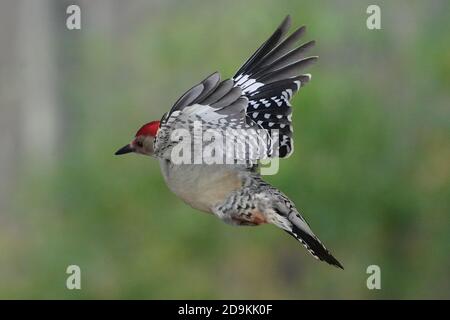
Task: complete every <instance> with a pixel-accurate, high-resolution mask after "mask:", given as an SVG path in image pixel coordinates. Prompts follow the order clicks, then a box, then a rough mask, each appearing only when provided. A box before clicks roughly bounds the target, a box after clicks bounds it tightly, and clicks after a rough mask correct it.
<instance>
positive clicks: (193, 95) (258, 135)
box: [155, 16, 317, 163]
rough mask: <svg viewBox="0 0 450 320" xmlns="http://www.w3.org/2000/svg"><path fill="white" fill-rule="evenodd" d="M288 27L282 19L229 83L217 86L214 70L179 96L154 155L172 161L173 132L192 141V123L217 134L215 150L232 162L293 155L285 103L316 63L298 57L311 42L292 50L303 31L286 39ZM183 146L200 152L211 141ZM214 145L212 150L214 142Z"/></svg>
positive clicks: (288, 108)
mask: <svg viewBox="0 0 450 320" xmlns="http://www.w3.org/2000/svg"><path fill="white" fill-rule="evenodd" d="M289 25H290V17H289V16H287V17H286V18H285V19H284V21H283V22H282V24H281V25H280V27H278V29H277V30H276V31H275V32H274V34H273V35H272V36H271V37H270V38H269V39H268V40H267V41H266V42H264V43H263V45H262V46H261V47H260V48H259V49H258V50H257V51H256V52H255V53H254V54H253V55H252V56H251V57H250V59H249V60H248V61H247V62H246V63H245V64H244V65H243V66H242V67H241V68H240V69H239V71H238V72H237V73H236V75H235V76H234V77H233V78H232V79H228V80H224V81H222V82H221V81H220V75H219V73H217V72H216V73H213V74H212V75H210V76H209V77H207V78H206V79H205V80H203V81H202V82H201V83H199V84H197V85H195V86H194V87H192V88H191V89H190V90H188V91H187V92H186V93H185V94H183V95H182V96H181V97H180V98H179V99H178V101H177V102H176V103H175V104H174V105H173V107H172V108H171V110H170V111H169V112H168V113H166V114H165V115H164V116H163V118H162V120H161V125H160V130H159V131H158V135H157V138H156V143H155V154H156V155H157V156H158V157H162V158H166V159H171V156H172V151H173V148H174V147H175V146H177V145H179V144H180V143H181V140H180V141H176V139H175V141H173V140H174V139H173V133H174V132H175V131H176V130H177V129H179V130H187V131H188V132H190V133H191V137H192V136H194V135H195V130H196V129H195V127H196V125H195V124H196V123H197V124H199V125H200V126H201V131H202V132H201V134H204V133H205V132H206V131H207V130H215V131H216V132H217V133H219V134H220V135H222V140H223V148H221V149H220V148H219V149H220V150H219V151H220V152H221V153H222V154H224V155H225V156H226V157H227V158H228V157H229V156H230V155H232V157H234V159H235V160H237V161H245V162H250V163H255V162H257V160H260V159H264V158H267V157H286V156H288V155H289V154H290V153H291V152H292V138H291V136H292V127H291V113H292V108H291V105H290V102H289V101H290V100H291V98H292V96H293V95H294V93H295V92H297V91H298V90H299V89H300V87H301V86H303V85H304V84H305V83H307V82H308V81H309V80H310V78H311V76H310V75H309V74H301V70H302V69H303V68H304V67H306V66H307V65H309V64H310V63H311V62H313V61H315V60H316V59H317V57H307V58H303V54H304V52H305V51H306V50H307V49H308V48H310V47H311V46H312V45H313V44H314V42H313V41H311V42H308V43H306V44H304V45H301V46H299V47H296V43H297V41H298V39H299V38H300V37H301V35H302V34H303V33H304V31H305V27H301V28H299V29H297V30H296V31H295V32H294V33H292V34H291V35H290V36H289V37H286V38H285V35H286V33H287V30H288V28H289ZM284 38H285V39H284ZM283 39H284V40H283ZM193 140H195V141H193ZM214 141H215V140H214ZM225 141H234V143H233V144H232V145H228V144H226V142H225ZM215 142H217V141H215ZM183 143H184V144H186V141H183ZM188 143H189V144H190V145H191V150H192V148H195V146H197V147H198V144H200V145H201V147H202V149H200V150H203V149H204V148H205V147H206V146H207V144H208V143H210V144H211V143H212V141H207V142H205V141H198V140H196V139H192V140H190V141H189V142H188ZM215 146H216V150H215V152H216V151H217V146H218V144H217V143H216V144H215ZM230 147H231V148H233V150H229V148H230ZM194 150H195V149H194ZM227 163H228V162H227Z"/></svg>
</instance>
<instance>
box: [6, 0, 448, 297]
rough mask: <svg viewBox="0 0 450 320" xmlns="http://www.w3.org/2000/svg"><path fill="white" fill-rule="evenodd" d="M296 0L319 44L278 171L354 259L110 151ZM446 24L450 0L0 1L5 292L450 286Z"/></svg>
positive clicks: (292, 8)
mask: <svg viewBox="0 0 450 320" xmlns="http://www.w3.org/2000/svg"><path fill="white" fill-rule="evenodd" d="M74 3H75V4H78V5H80V7H81V17H82V29H81V30H74V31H69V30H67V29H66V27H65V20H66V17H67V14H66V8H67V6H68V5H69V4H74ZM369 4H378V5H380V7H381V13H382V16H381V19H382V20H381V21H382V30H377V31H370V30H368V29H367V28H366V19H367V17H368V15H367V14H366V8H367V7H368V5H369ZM288 13H289V14H291V16H292V18H293V24H294V27H297V26H300V25H302V24H306V25H307V26H308V33H307V35H306V37H305V38H304V39H305V41H306V40H310V39H315V40H316V41H317V46H316V48H315V49H313V53H314V54H317V55H319V56H320V59H319V62H318V63H317V64H316V65H315V66H313V67H311V68H310V69H309V71H310V72H311V73H312V74H313V80H312V81H311V83H310V84H309V85H308V86H307V87H306V88H305V89H304V90H301V91H300V94H298V95H297V96H296V98H295V100H294V106H295V110H294V118H293V119H294V120H293V121H294V127H295V135H294V137H295V150H296V151H295V152H294V154H293V156H292V157H291V158H289V159H287V160H284V161H282V162H281V163H280V172H279V174H278V175H276V176H271V177H267V179H268V180H269V181H270V182H271V183H273V184H274V185H275V186H277V187H279V188H280V189H281V190H283V191H284V192H285V193H286V194H287V195H288V196H289V197H290V198H291V199H292V200H293V201H295V203H296V204H297V207H298V208H299V209H300V210H302V211H303V213H304V214H305V216H306V218H307V219H308V221H309V222H310V224H311V226H312V229H313V230H315V232H316V234H317V235H318V236H319V237H320V238H321V239H322V240H323V242H324V243H325V244H326V245H327V247H329V248H330V250H331V251H332V252H333V253H334V255H335V256H336V257H337V258H338V259H339V260H340V261H341V262H342V263H343V265H344V266H345V270H344V271H342V270H338V269H336V268H333V267H331V266H329V265H327V264H325V263H320V262H317V261H316V260H314V259H313V258H311V257H310V256H309V255H308V254H307V252H306V250H304V248H303V247H302V246H301V245H300V244H299V243H297V242H296V241H294V240H293V239H292V238H290V237H289V236H288V235H287V234H285V233H284V232H281V231H280V230H277V229H276V228H275V227H272V226H263V227H259V228H236V227H231V226H228V225H226V224H224V223H222V222H220V221H219V220H217V219H215V218H213V217H211V216H209V215H206V214H202V213H199V212H197V211H195V210H193V209H191V208H190V207H188V206H187V205H185V204H184V203H183V202H182V201H181V200H179V199H178V198H176V197H175V195H173V194H171V193H170V192H169V190H168V188H167V187H166V186H165V184H164V182H163V178H162V176H161V174H160V172H159V166H158V163H157V162H156V161H152V160H151V159H149V158H147V157H142V156H136V155H131V156H128V157H121V158H118V157H114V156H113V153H114V151H115V150H116V149H117V148H118V147H120V146H122V145H123V144H125V143H127V142H129V140H130V139H131V137H132V135H133V134H134V133H135V131H136V130H137V129H138V127H139V126H140V125H142V124H143V123H145V122H148V121H150V120H156V119H160V117H161V115H162V114H163V113H164V112H165V111H166V110H168V108H170V106H171V105H172V103H173V102H174V101H176V99H177V98H178V97H179V96H180V95H181V94H182V93H183V92H184V90H186V89H188V88H189V87H191V86H192V85H193V84H195V83H196V82H198V81H199V80H201V79H203V78H204V77H205V76H206V75H208V74H210V73H212V72H213V71H216V70H217V71H220V72H221V74H222V75H223V77H230V76H232V75H233V74H234V72H235V71H236V70H237V68H238V67H239V66H240V65H241V64H242V63H243V62H244V61H245V60H246V59H247V58H248V57H249V56H250V54H251V53H253V51H254V50H255V49H256V48H257V47H258V46H259V45H260V43H261V42H262V41H264V40H266V38H267V37H268V36H269V35H270V34H271V33H272V32H273V30H274V29H275V28H276V26H277V25H278V24H279V23H280V22H281V20H282V19H283V18H284V16H285V15H286V14H288ZM449 21H450V3H449V2H448V1H445V0H442V1H438V0H436V1H429V2H425V1H418V0H416V1H406V0H405V1H400V0H399V1H359V0H352V1H334V0H328V1H320V2H319V1H315V2H313V1H298V0H295V1H294V0H293V1H287V0H285V1H265V0H245V1H162V0H159V1H143V0H130V1H118V0H115V1H106V0H102V1H100V0H96V1H57V0H41V1H31V0H28V1H27V0H21V1H2V2H1V3H0V45H1V46H0V52H1V55H0V71H1V73H0V84H1V85H0V154H1V155H0V210H1V211H0V298H8V299H9V298H43V299H48V298H65V299H66V298H67V299H79V298H88V299H91V298H101V299H103V298H120V299H122V298H125V299H131V298H149V299H166V298H167V299H175V298H180V299H202V298H204V299H216V298H229V299H312V298H321V299H332V298H337V299H343V298H351V299H361V298H367V299H380V298H388V299H392V298H396V299H405V298H413V299H418V298H427V299H428V298H450V273H449V271H450V255H449V252H450V250H449V249H450V219H449V213H450V206H449V204H450V201H449V199H450V143H449V136H450V134H449V133H450V107H449V106H450V103H449V101H450V90H449V88H450V41H449V39H450V28H449V24H450V23H449ZM71 264H76V265H79V266H80V267H81V272H82V290H73V291H69V290H67V289H66V286H65V283H66V277H67V276H68V275H67V274H66V273H65V271H66V268H67V266H68V265H71ZM372 264H375V265H379V266H380V268H381V277H382V278H381V279H382V280H381V281H382V289H381V290H372V291H371V290H368V289H367V287H366V279H367V277H368V275H367V274H366V268H367V266H369V265H372Z"/></svg>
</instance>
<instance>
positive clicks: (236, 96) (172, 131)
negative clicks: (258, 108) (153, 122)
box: [155, 72, 270, 163]
mask: <svg viewBox="0 0 450 320" xmlns="http://www.w3.org/2000/svg"><path fill="white" fill-rule="evenodd" d="M247 106H248V98H247V97H246V96H245V95H243V93H242V89H241V88H240V87H236V86H234V82H233V80H231V79H228V80H225V81H222V82H221V81H220V75H219V74H218V73H217V72H216V73H213V74H212V75H210V76H209V77H207V78H206V79H205V80H203V81H202V82H201V83H199V84H197V85H196V86H194V87H193V88H191V89H190V90H188V91H187V92H186V93H185V94H184V95H183V96H181V98H180V99H178V101H177V102H176V103H175V104H174V106H173V107H172V108H171V110H170V111H169V112H168V113H167V114H165V115H164V117H163V118H162V120H161V124H160V129H159V131H158V134H157V137H156V143H155V154H156V155H157V157H160V158H165V159H171V160H173V158H174V156H177V157H178V156H179V153H180V152H182V151H184V152H189V153H190V156H189V157H187V158H184V160H185V162H186V161H192V163H200V161H201V163H236V162H242V163H244V162H256V161H257V160H259V159H261V157H266V154H267V146H268V145H270V143H268V142H267V139H269V137H268V136H267V135H266V134H265V131H264V132H263V134H262V135H261V136H262V138H261V136H260V135H259V134H258V131H259V129H258V128H257V127H256V126H255V125H254V124H248V123H247V121H246V110H247ZM182 149H183V150H182Z"/></svg>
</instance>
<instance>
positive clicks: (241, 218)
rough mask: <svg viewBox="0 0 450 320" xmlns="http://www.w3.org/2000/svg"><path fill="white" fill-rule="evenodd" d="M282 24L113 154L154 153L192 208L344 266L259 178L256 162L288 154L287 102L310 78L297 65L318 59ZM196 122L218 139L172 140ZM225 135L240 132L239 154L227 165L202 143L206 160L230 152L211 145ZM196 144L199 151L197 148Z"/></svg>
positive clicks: (289, 203) (290, 204) (173, 187)
mask: <svg viewBox="0 0 450 320" xmlns="http://www.w3.org/2000/svg"><path fill="white" fill-rule="evenodd" d="M289 25H290V17H289V16H287V17H286V18H285V19H284V20H283V22H282V23H281V25H280V26H279V27H278V28H277V29H276V30H275V32H274V33H273V34H272V36H271V37H270V38H269V39H268V40H267V41H266V42H264V43H263V44H262V45H261V47H259V49H258V50H257V51H256V52H255V53H254V54H253V55H252V56H251V57H250V59H248V61H247V62H246V63H244V65H243V66H242V67H241V68H240V69H239V71H238V72H237V73H236V75H235V76H234V77H233V78H231V79H228V80H224V81H221V80H220V75H219V73H217V72H216V73H213V74H212V75H210V76H209V77H207V78H206V79H205V80H203V81H202V82H201V83H199V84H197V85H195V86H194V87H192V88H191V89H190V90H188V91H187V92H186V93H185V94H184V95H182V96H181V98H179V99H178V101H177V102H176V103H175V104H174V105H173V107H172V108H171V109H170V111H169V112H167V113H166V114H164V116H163V117H162V119H161V121H152V122H149V123H147V124H145V125H144V126H142V127H141V128H140V129H139V130H138V132H137V133H136V135H135V137H134V139H133V140H132V141H131V143H130V144H128V145H126V146H124V147H123V148H121V149H119V150H118V151H117V152H116V154H117V155H120V154H125V153H129V152H135V153H139V154H144V155H149V156H152V157H155V158H157V159H158V160H159V162H160V166H161V171H162V174H163V176H164V179H165V181H166V183H167V185H168V186H169V188H170V189H171V190H172V191H173V192H174V193H175V194H176V195H177V196H179V197H180V198H181V199H182V200H183V201H185V202H186V203H187V204H189V205H190V206H192V207H193V208H196V209H198V210H201V211H205V212H209V213H212V214H214V215H215V216H217V217H218V218H220V219H221V220H223V221H225V222H227V223H230V224H232V225H246V226H255V225H261V224H264V223H271V224H274V225H275V226H277V227H279V228H281V229H283V230H285V231H286V232H287V233H289V234H290V235H292V236H293V237H295V238H296V239H297V240H298V241H300V242H301V243H302V244H303V245H304V246H305V247H306V249H307V250H308V251H309V252H310V253H311V254H312V255H313V256H314V257H315V258H317V259H320V260H323V261H326V262H328V263H329V264H332V265H334V266H337V267H340V268H343V267H342V265H341V264H340V263H339V262H338V261H337V260H336V259H335V258H334V257H333V256H332V255H331V254H330V252H329V251H328V250H327V249H326V248H325V246H324V245H322V243H321V242H320V240H319V239H318V238H317V237H316V236H315V235H314V233H313V232H312V230H311V229H310V227H309V225H308V223H307V222H306V221H305V219H304V218H303V217H302V215H301V214H300V213H299V211H298V210H297V209H296V208H295V206H294V204H293V202H292V201H291V200H289V198H288V197H286V196H285V195H284V194H283V193H282V192H280V191H279V190H278V189H276V188H275V187H273V186H271V185H270V184H268V183H267V182H265V181H263V180H262V178H261V174H260V173H259V172H258V163H259V162H258V161H259V160H261V159H270V158H272V159H273V158H284V157H287V156H288V155H290V154H291V153H292V127H291V113H292V108H291V104H290V102H289V101H290V100H291V98H292V96H293V95H294V94H295V93H296V92H297V91H298V90H299V89H300V88H301V87H303V86H304V85H305V84H306V83H308V82H309V80H311V75H310V74H303V73H302V70H303V69H304V68H305V67H306V66H307V65H309V64H310V63H312V62H314V61H316V60H317V57H315V56H310V57H305V55H304V54H305V52H306V51H307V49H309V48H310V47H312V46H313V45H314V41H310V42H307V43H304V44H302V45H298V44H297V43H298V40H299V39H300V37H301V36H302V35H303V33H304V32H305V27H301V28H298V29H297V30H296V31H294V32H293V33H292V34H290V35H289V36H286V34H287V31H288V29H289ZM196 124H197V125H199V126H200V133H201V134H204V135H206V134H207V133H208V132H209V131H211V130H213V131H214V132H215V133H219V137H218V136H217V135H215V136H214V135H212V136H214V137H215V138H214V139H204V140H203V139H200V140H196V139H195V138H194V139H192V140H191V139H186V138H185V137H184V138H183V139H179V138H178V139H177V138H176V137H175V138H174V136H176V134H175V133H176V132H177V131H178V132H188V133H193V134H194V135H195V132H194V131H195V127H196ZM230 132H234V134H236V132H238V133H239V134H237V135H234V136H233V139H234V140H232V142H233V143H234V144H233V143H232V144H231V146H233V145H235V146H239V148H240V152H239V151H238V149H239V148H235V149H233V148H232V149H233V150H234V151H236V152H231V159H232V162H227V161H223V162H220V161H215V162H211V161H209V162H208V161H207V160H208V159H206V158H207V157H205V153H204V150H205V149H208V147H209V149H208V150H209V151H211V149H214V151H213V152H212V153H210V158H214V159H216V160H217V159H219V160H224V158H223V157H222V156H221V155H219V156H218V154H219V153H220V152H222V153H223V154H224V156H225V157H226V158H227V159H229V158H230V149H229V148H228V147H224V144H220V143H218V142H219V140H221V139H219V138H221V137H220V135H222V136H223V138H224V139H228V138H230V136H231V134H230ZM242 132H252V134H250V135H249V137H250V138H252V137H253V138H254V137H256V139H254V140H252V141H253V142H249V141H250V140H251V139H249V140H246V139H240V138H242V135H243V133H242ZM256 132H257V133H258V134H255V133H256ZM261 133H263V136H264V137H265V138H261ZM209 134H210V136H211V132H209ZM203 138H204V137H203ZM243 140H245V141H243ZM195 141H197V142H195ZM198 141H200V143H198ZM255 141H257V142H258V143H256V142H255ZM261 141H264V142H263V143H259V142H261ZM196 144H197V145H198V144H200V146H201V147H203V148H200V149H198V148H196ZM192 145H193V148H190V147H191V146H192ZM211 145H214V146H215V148H211ZM225 145H226V144H225ZM227 146H229V145H227ZM180 147H185V148H184V149H182V148H180ZM175 150H176V152H174V151H175ZM179 150H183V152H186V150H190V151H191V152H192V153H193V154H192V155H188V156H187V157H184V160H186V159H188V160H192V159H193V158H197V159H198V156H200V159H201V160H203V162H196V161H195V160H193V161H192V162H189V161H182V162H179V161H178V160H179V159H178V160H177V161H176V160H175V159H174V157H175V155H177V156H179ZM192 150H194V151H192ZM199 150H200V151H199ZM202 150H203V151H202ZM202 152H203V153H202ZM216 156H218V158H217V157H216ZM209 160H211V159H209Z"/></svg>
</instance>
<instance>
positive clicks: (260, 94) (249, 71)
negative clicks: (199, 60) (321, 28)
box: [233, 16, 317, 158]
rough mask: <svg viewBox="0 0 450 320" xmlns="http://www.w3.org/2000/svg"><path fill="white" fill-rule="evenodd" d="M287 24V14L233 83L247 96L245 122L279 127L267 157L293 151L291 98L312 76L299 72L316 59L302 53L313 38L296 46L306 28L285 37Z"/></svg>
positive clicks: (271, 128)
mask: <svg viewBox="0 0 450 320" xmlns="http://www.w3.org/2000/svg"><path fill="white" fill-rule="evenodd" d="M290 23H291V19H290V17H289V16H287V17H286V18H285V19H284V20H283V22H282V23H281V25H280V26H279V27H278V28H277V29H276V30H275V32H274V33H273V34H272V36H271V37H270V38H269V39H268V40H267V41H266V42H264V43H263V44H262V45H261V46H260V47H259V48H258V50H256V52H255V53H254V54H253V55H252V56H251V57H250V58H249V59H248V60H247V62H245V63H244V65H243V66H242V67H241V68H240V69H239V70H238V72H237V73H236V75H235V76H234V77H233V80H234V82H235V86H236V87H240V88H241V89H242V93H243V94H245V95H246V96H247V97H248V99H249V105H248V107H247V109H246V115H247V123H255V124H256V125H257V126H258V127H259V128H263V129H266V130H268V131H269V133H270V132H271V130H274V129H277V130H278V133H279V135H278V140H277V139H274V140H273V142H272V143H276V142H277V143H279V146H278V149H276V148H272V147H269V150H270V152H271V154H270V155H269V156H270V157H280V158H283V157H287V156H289V155H290V154H291V153H292V151H293V146H292V138H291V137H292V125H291V113H292V109H291V104H290V100H291V99H292V97H293V95H294V94H295V93H296V92H297V91H298V90H299V89H300V88H301V87H302V86H303V85H305V84H306V83H308V82H309V81H310V79H311V75H310V74H302V73H301V71H302V70H303V69H304V68H306V67H307V66H308V65H310V64H311V63H313V62H314V61H316V60H317V57H314V56H313V57H305V56H304V54H305V52H306V51H307V50H308V49H310V48H311V47H312V46H313V45H314V44H315V42H314V41H309V42H307V43H305V44H302V45H300V46H297V42H298V40H299V39H300V38H301V36H302V35H303V34H304V33H305V31H306V27H304V26H302V27H300V28H298V29H297V30H295V31H294V32H293V33H292V34H291V35H290V36H288V37H285V36H286V34H287V32H288V29H289V26H290Z"/></svg>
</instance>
